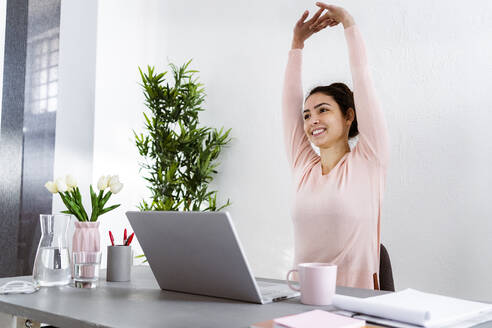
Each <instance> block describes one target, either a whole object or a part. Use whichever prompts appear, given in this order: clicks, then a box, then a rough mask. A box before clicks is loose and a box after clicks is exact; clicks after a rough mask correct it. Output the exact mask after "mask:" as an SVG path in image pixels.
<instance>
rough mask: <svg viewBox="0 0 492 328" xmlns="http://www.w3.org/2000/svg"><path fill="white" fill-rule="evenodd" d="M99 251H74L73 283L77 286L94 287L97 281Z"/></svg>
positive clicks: (99, 263)
mask: <svg viewBox="0 0 492 328" xmlns="http://www.w3.org/2000/svg"><path fill="white" fill-rule="evenodd" d="M100 265H101V252H74V253H73V268H74V274H73V275H74V277H73V281H74V285H75V287H77V288H95V287H97V283H98V281H99V266H100Z"/></svg>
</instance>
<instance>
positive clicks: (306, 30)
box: [292, 2, 354, 49]
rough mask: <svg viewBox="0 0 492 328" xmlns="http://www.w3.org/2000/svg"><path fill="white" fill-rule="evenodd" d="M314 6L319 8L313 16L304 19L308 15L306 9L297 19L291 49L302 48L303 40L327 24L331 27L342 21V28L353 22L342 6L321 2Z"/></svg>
mask: <svg viewBox="0 0 492 328" xmlns="http://www.w3.org/2000/svg"><path fill="white" fill-rule="evenodd" d="M316 6H318V7H319V8H320V9H319V10H318V11H317V12H316V13H315V14H314V15H313V17H311V19H309V20H306V19H307V18H308V16H309V11H307V10H306V11H305V12H304V13H303V14H302V16H301V18H300V19H299V20H298V21H297V23H296V25H295V27H294V37H293V39H292V49H302V48H304V41H306V40H307V39H308V38H309V37H310V36H311V35H313V34H314V33H317V32H319V31H321V30H322V29H324V28H326V27H328V26H330V27H333V26H336V25H338V24H340V23H342V25H343V27H344V28H348V27H350V26H352V25H353V24H354V19H353V18H352V16H351V15H350V14H349V13H348V11H347V10H345V9H344V8H342V7H338V6H334V5H327V4H325V3H323V2H316ZM325 11H326V12H325ZM323 12H324V13H323ZM322 14H323V15H322Z"/></svg>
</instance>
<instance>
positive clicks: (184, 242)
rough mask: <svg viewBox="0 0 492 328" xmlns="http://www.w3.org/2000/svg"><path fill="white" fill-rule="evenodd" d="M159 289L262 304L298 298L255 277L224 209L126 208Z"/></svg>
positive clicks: (290, 291) (279, 286) (284, 286)
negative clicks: (157, 209) (138, 210)
mask: <svg viewBox="0 0 492 328" xmlns="http://www.w3.org/2000/svg"><path fill="white" fill-rule="evenodd" d="M126 216H127V217H128V219H129V220H130V224H131V226H132V228H133V230H134V232H135V234H136V236H137V238H138V241H139V242H140V245H141V246H142V249H143V251H144V253H145V256H146V257H147V260H148V262H149V264H150V268H151V269H152V272H153V273H154V276H155V278H156V280H157V282H158V284H159V287H160V288H161V289H163V290H168V291H177V292H184V293H190V294H198V295H207V296H215V297H222V298H228V299H234V300H240V301H246V302H252V303H259V304H266V303H271V302H276V301H281V300H285V299H287V298H291V297H296V296H299V293H298V292H295V291H293V290H291V289H290V288H289V287H288V286H287V285H286V284H281V283H271V282H264V281H256V280H255V278H254V277H253V274H252V273H251V270H250V267H249V265H248V261H247V260H246V257H245V256H244V252H243V249H242V247H241V244H240V242H239V239H238V237H237V233H236V231H235V229H234V225H233V224H232V221H231V217H230V215H229V213H228V212H165V211H152V212H132V211H129V212H126Z"/></svg>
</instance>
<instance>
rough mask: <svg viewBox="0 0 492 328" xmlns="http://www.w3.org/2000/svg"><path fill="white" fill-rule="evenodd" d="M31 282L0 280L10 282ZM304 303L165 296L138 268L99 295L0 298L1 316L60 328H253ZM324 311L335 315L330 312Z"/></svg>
mask: <svg viewBox="0 0 492 328" xmlns="http://www.w3.org/2000/svg"><path fill="white" fill-rule="evenodd" d="M30 278H31V277H16V278H3V279H0V284H4V283H5V282H7V281H9V280H18V279H26V280H30ZM337 293H339V294H344V295H352V296H358V297H368V296H373V295H377V294H382V293H385V292H381V291H372V290H366V289H354V288H346V287H338V288H337ZM313 308H314V307H311V306H307V305H303V304H301V303H300V302H299V299H291V300H286V301H283V302H277V303H272V304H267V305H258V304H250V303H242V302H237V301H232V300H226V299H220V298H213V297H205V296H198V295H189V294H182V293H174V292H167V291H163V290H161V289H160V288H159V286H158V285H157V282H156V281H155V278H154V276H153V274H152V271H151V270H150V268H149V267H147V266H137V267H134V268H133V271H132V281H131V282H129V283H109V282H106V281H105V275H101V281H100V286H99V287H98V288H96V289H79V288H73V287H70V286H64V287H52V288H42V289H41V290H40V291H38V292H36V293H34V294H30V295H0V312H2V313H8V314H12V315H15V316H19V317H24V318H29V319H32V320H35V321H39V322H44V323H49V324H51V325H54V326H57V327H74V328H79V327H80V328H81V327H119V328H120V327H121V328H125V327H186V328H190V327H214V328H218V327H227V328H230V327H248V326H249V325H250V324H253V323H256V322H260V321H265V320H269V319H272V318H277V317H280V316H284V315H288V314H295V313H300V312H304V311H308V310H310V309H313ZM324 309H331V307H325V308H324Z"/></svg>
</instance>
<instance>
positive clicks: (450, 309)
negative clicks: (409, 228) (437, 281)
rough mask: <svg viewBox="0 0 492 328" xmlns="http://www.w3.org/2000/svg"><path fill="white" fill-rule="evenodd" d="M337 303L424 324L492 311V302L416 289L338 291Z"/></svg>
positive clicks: (365, 312)
mask: <svg viewBox="0 0 492 328" xmlns="http://www.w3.org/2000/svg"><path fill="white" fill-rule="evenodd" d="M333 305H335V306H336V307H338V308H340V309H343V310H348V311H353V312H358V313H364V314H368V315H373V316H377V317H382V318H386V319H391V320H397V321H402V322H408V323H411V324H414V325H419V326H424V327H434V326H442V325H452V324H454V323H456V322H458V321H463V320H465V319H467V318H473V317H475V316H478V315H480V314H482V313H483V312H487V311H492V304H486V303H479V302H472V301H467V300H461V299H457V298H452V297H447V296H441V295H435V294H429V293H424V292H420V291H418V290H414V289H405V290H403V291H399V292H396V293H389V294H385V295H380V296H374V297H368V298H357V297H350V296H344V295H335V296H334V298H333Z"/></svg>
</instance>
